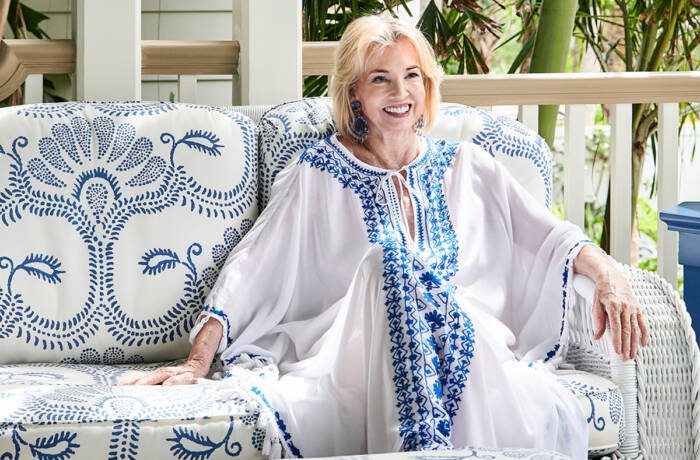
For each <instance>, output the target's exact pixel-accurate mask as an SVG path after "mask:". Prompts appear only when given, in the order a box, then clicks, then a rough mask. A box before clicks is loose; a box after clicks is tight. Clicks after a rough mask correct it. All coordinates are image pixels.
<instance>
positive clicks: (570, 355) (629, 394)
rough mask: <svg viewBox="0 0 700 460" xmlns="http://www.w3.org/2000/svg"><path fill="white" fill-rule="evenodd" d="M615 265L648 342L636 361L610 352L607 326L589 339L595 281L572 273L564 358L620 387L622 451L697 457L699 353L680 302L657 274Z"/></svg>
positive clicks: (699, 454) (699, 450)
mask: <svg viewBox="0 0 700 460" xmlns="http://www.w3.org/2000/svg"><path fill="white" fill-rule="evenodd" d="M619 267H620V269H621V270H622V271H623V273H624V274H625V276H626V278H627V280H628V282H629V283H630V286H631V288H632V291H633V293H634V295H635V297H636V298H637V301H638V302H639V304H640V306H641V308H642V311H643V313H644V315H645V317H646V319H647V323H648V324H649V329H650V343H649V346H647V347H643V348H641V349H640V351H639V354H638V356H637V359H636V360H630V361H627V362H625V361H622V360H621V359H620V357H619V356H618V355H617V354H616V353H615V352H614V349H613V346H612V341H611V338H610V333H609V332H606V334H605V336H604V337H603V338H602V339H601V340H598V341H595V340H593V332H594V328H593V317H592V301H593V292H594V289H595V286H594V284H593V282H592V281H591V280H590V279H588V278H586V277H584V276H581V275H575V276H574V280H573V287H574V289H573V290H574V294H573V296H574V298H573V299H572V300H573V302H572V304H571V307H570V308H569V311H568V312H567V325H566V337H565V338H564V340H565V343H566V345H565V352H564V353H565V355H564V360H565V362H567V363H568V364H571V365H573V366H574V367H576V368H577V369H580V370H584V371H588V372H592V373H594V374H597V375H601V376H604V377H608V378H610V379H611V380H613V382H615V384H617V385H618V387H619V388H620V391H621V393H622V397H623V402H624V406H625V425H626V427H625V439H624V442H623V444H622V447H621V449H620V451H621V453H623V454H625V455H626V456H631V457H636V456H638V455H640V454H642V455H643V456H644V457H645V458H688V459H690V458H700V402H699V397H700V352H699V351H698V346H697V343H696V342H695V334H694V332H693V330H692V328H691V327H690V317H689V315H688V312H687V310H686V308H685V304H684V303H683V301H682V300H681V299H680V298H679V296H678V293H677V292H676V291H675V290H674V289H673V288H672V287H671V286H670V285H669V284H668V283H667V282H666V281H665V280H663V279H661V278H660V277H658V276H657V275H656V274H654V273H650V272H646V271H643V270H639V269H637V268H634V267H629V266H623V265H620V266H619ZM671 433H672V436H671V437H672V438H673V439H672V440H670V439H669V435H671Z"/></svg>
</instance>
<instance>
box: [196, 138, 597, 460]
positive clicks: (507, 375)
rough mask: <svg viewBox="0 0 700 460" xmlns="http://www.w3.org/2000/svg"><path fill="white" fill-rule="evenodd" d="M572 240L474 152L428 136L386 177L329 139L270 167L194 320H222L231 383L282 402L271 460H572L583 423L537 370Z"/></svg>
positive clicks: (550, 338) (562, 303)
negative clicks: (451, 458) (257, 204)
mask: <svg viewBox="0 0 700 460" xmlns="http://www.w3.org/2000/svg"><path fill="white" fill-rule="evenodd" d="M399 174H405V180H400V182H402V183H406V184H407V185H408V187H407V189H408V190H409V192H410V197H411V199H412V203H413V210H414V218H415V220H414V222H413V225H414V229H415V235H414V238H411V235H410V233H409V232H408V231H407V229H406V228H405V227H406V219H405V217H404V214H403V213H402V210H401V207H400V204H399V202H400V201H399V200H400V191H399V190H397V188H396V186H395V182H398V181H395V180H392V176H397V175H399ZM397 179H398V177H397ZM583 244H585V242H584V237H583V235H582V233H581V231H580V230H579V229H578V228H577V227H575V226H573V225H571V224H569V223H567V222H561V221H559V220H558V219H556V218H555V217H554V216H553V215H552V214H551V213H550V212H549V211H548V210H547V209H546V208H545V207H544V206H542V205H541V204H540V203H537V202H536V201H535V200H534V199H533V198H531V197H530V195H529V194H528V193H527V192H526V191H525V190H524V189H522V188H521V187H520V186H519V184H518V183H517V182H516V181H515V180H514V179H513V178H512V177H511V176H510V175H509V174H508V173H507V172H506V171H505V169H504V168H503V167H502V166H500V165H499V164H498V163H497V162H496V161H495V160H494V159H493V158H492V157H491V156H490V155H489V154H487V153H486V152H484V151H483V150H481V149H480V148H479V147H477V146H475V145H473V144H470V143H462V144H459V143H451V142H447V141H442V140H435V139H431V138H424V140H423V143H422V149H421V153H420V154H419V155H418V157H417V158H416V159H415V160H414V161H413V162H412V163H411V164H409V165H407V166H406V167H404V168H403V170H402V171H401V172H396V171H388V170H383V169H380V168H376V167H373V166H370V165H367V164H364V163H362V162H361V161H360V160H359V159H357V158H356V157H354V156H353V155H352V153H351V152H349V151H348V150H347V149H345V147H343V146H342V144H340V143H339V142H338V140H337V137H336V136H331V137H329V138H326V139H325V140H323V141H321V142H319V143H318V144H316V145H315V146H313V147H312V148H310V149H308V150H307V151H306V152H304V153H303V154H302V156H301V157H300V158H299V160H298V162H295V163H294V164H291V165H289V166H288V167H287V168H285V169H284V170H283V171H282V172H281V173H280V174H279V175H278V177H277V179H276V182H275V184H274V186H273V191H272V197H271V201H270V203H269V205H268V206H267V208H266V209H265V210H264V212H263V213H262V214H261V216H260V217H259V219H258V220H257V222H256V223H255V225H254V226H253V228H252V230H251V231H250V232H249V233H248V234H247V235H246V237H245V238H243V240H242V241H241V242H240V243H239V244H238V246H236V247H235V248H234V250H233V252H232V253H231V254H230V256H229V257H228V259H227V261H226V264H225V265H224V267H223V269H222V271H221V274H220V275H219V278H218V281H217V282H216V284H215V286H214V288H213V289H212V291H211V293H210V294H209V297H208V299H207V305H206V306H205V313H206V314H207V315H208V316H211V317H215V318H217V319H218V320H219V321H220V322H221V323H222V324H223V325H224V339H222V343H221V346H220V348H219V351H220V352H221V358H222V362H223V363H224V366H225V369H228V372H226V373H225V375H226V376H229V377H239V380H241V381H247V382H248V384H250V385H252V386H254V391H255V392H256V393H258V394H260V395H261V397H264V400H265V402H266V403H268V404H269V405H270V406H271V407H272V408H274V410H275V411H277V416H278V422H277V423H278V427H279V433H278V434H279V436H280V437H281V439H282V441H283V445H282V447H281V450H280V451H278V452H277V454H281V455H289V456H293V455H296V456H299V455H303V456H305V457H311V456H330V455H344V454H361V453H367V452H370V453H378V452H388V451H399V450H420V449H440V448H450V447H455V448H459V447H464V446H468V445H470V446H483V447H539V448H545V449H552V450H557V451H559V452H562V453H565V454H568V455H570V456H571V457H572V458H575V459H580V458H585V456H586V446H587V427H586V419H585V416H584V414H583V413H582V411H581V410H580V409H579V408H578V406H577V404H576V402H575V401H574V399H573V397H572V396H571V395H570V394H569V393H568V391H567V390H565V389H564V388H563V387H561V386H559V384H558V383H557V382H556V381H555V379H554V377H553V376H552V374H551V373H550V372H549V369H548V366H547V365H543V364H540V363H541V362H543V361H549V362H551V360H550V359H551V358H553V357H555V356H556V354H557V350H558V349H559V341H560V336H561V334H562V330H563V324H564V323H563V315H564V310H565V308H567V300H568V298H569V297H571V295H570V292H571V287H570V283H571V276H569V275H570V273H571V270H572V261H573V258H574V257H575V256H576V254H577V253H578V251H579V250H580V248H581V246H582V245H583ZM206 317H207V316H205V317H203V319H202V321H203V320H204V318H206ZM202 321H200V323H199V324H198V326H197V327H196V328H195V330H193V331H192V337H194V336H195V335H196V333H197V332H198V330H199V329H200V327H201V324H202ZM246 369H251V370H252V371H253V372H251V371H250V370H246Z"/></svg>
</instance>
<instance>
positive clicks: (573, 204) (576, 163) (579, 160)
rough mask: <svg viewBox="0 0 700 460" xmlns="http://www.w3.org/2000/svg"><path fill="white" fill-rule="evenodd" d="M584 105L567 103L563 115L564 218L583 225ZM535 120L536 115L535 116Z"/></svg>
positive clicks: (580, 225)
mask: <svg viewBox="0 0 700 460" xmlns="http://www.w3.org/2000/svg"><path fill="white" fill-rule="evenodd" d="M584 109H585V106H583V105H578V104H576V105H567V106H566V115H565V117H564V122H565V124H564V132H565V134H564V210H565V213H566V219H567V220H568V221H570V222H573V223H574V224H576V225H578V226H579V227H581V228H583V227H584V221H583V211H584V208H585V187H584V184H585V181H584V179H585V177H584V174H585V167H586V161H585V160H586V137H585V129H586V121H585V117H584V115H585V113H584ZM535 120H537V117H535Z"/></svg>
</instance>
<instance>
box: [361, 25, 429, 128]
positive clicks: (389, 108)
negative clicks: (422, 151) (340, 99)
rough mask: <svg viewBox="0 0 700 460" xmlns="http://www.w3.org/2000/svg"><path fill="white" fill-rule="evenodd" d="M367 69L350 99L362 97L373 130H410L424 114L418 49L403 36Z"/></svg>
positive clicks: (373, 58)
mask: <svg viewBox="0 0 700 460" xmlns="http://www.w3.org/2000/svg"><path fill="white" fill-rule="evenodd" d="M366 64H367V65H366V69H367V70H366V71H365V72H364V73H363V74H361V75H360V76H359V78H358V81H357V83H356V84H355V86H354V87H353V89H352V90H351V92H350V100H351V101H354V100H357V101H360V103H361V104H362V113H364V115H365V117H366V118H367V121H368V122H369V132H370V134H369V135H370V136H372V134H373V133H374V134H377V133H380V135H381V134H387V135H390V134H399V135H401V134H407V133H409V132H412V131H413V129H414V125H415V124H416V121H417V120H418V117H420V116H421V115H422V114H423V107H424V105H425V86H424V85H423V73H422V72H421V69H420V67H419V65H418V53H416V50H415V48H414V47H413V45H412V44H411V42H410V41H408V40H407V39H405V38H403V39H400V40H398V41H397V42H396V43H394V44H393V45H390V46H387V47H386V48H384V49H383V50H382V51H381V52H379V53H375V54H374V55H373V56H372V57H370V59H369V60H368V61H367V63H366Z"/></svg>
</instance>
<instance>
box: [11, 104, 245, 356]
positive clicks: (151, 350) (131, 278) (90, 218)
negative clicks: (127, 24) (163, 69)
mask: <svg viewBox="0 0 700 460" xmlns="http://www.w3.org/2000/svg"><path fill="white" fill-rule="evenodd" d="M256 159H257V131H256V127H255V125H254V124H253V122H252V121H250V120H249V119H248V118H247V117H244V116H243V115H240V114H238V113H235V112H233V111H230V110H226V109H220V108H212V107H201V106H193V105H182V104H161V103H132V104H119V103H93V104H89V103H76V102H71V103H65V104H38V105H27V106H20V107H10V108H5V109H2V110H0V363H8V362H29V361H33V362H39V361H46V362H59V361H68V362H90V363H120V362H139V361H146V362H152V361H160V360H166V359H174V358H178V357H183V356H184V355H185V354H186V352H187V349H188V340H187V339H188V332H189V330H190V329H191V327H192V325H193V322H194V320H195V319H196V317H197V315H198V314H199V311H200V309H201V307H202V303H203V302H204V298H205V295H206V294H207V292H208V290H209V288H210V287H211V285H212V284H213V282H214V280H215V279H216V276H217V274H218V271H219V269H220V267H221V266H222V264H223V262H224V260H225V258H226V256H227V254H228V251H229V250H230V249H231V248H232V247H233V246H234V245H235V244H236V243H237V242H238V240H239V239H240V238H241V236H242V235H243V234H244V233H245V232H246V231H247V230H248V229H249V228H250V226H251V225H252V221H253V220H254V219H255V218H256V216H257V202H256V186H257V161H256Z"/></svg>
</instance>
